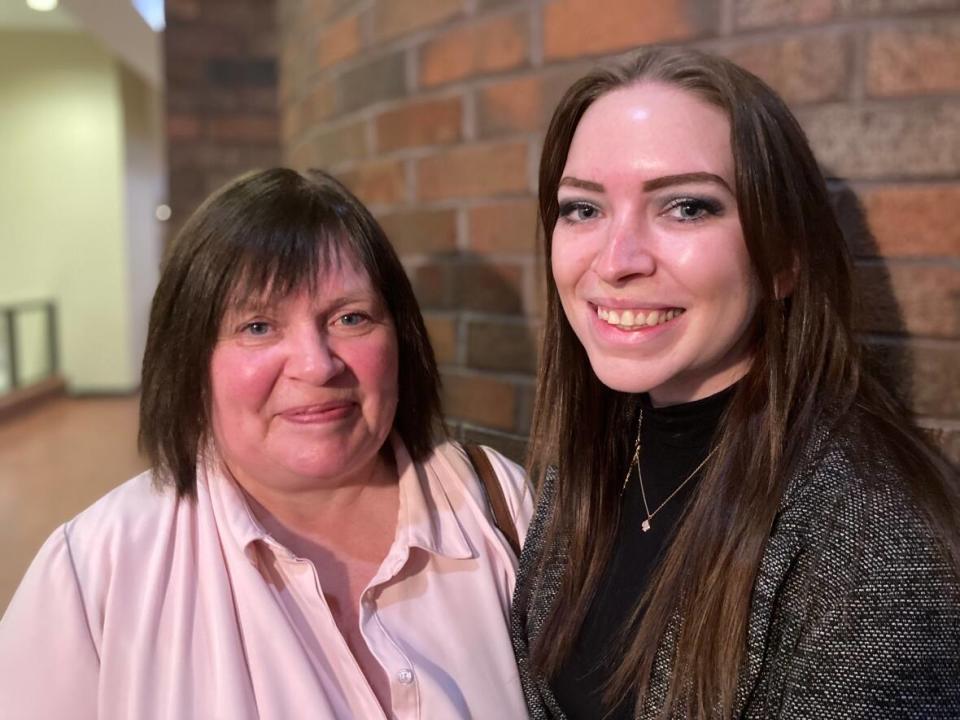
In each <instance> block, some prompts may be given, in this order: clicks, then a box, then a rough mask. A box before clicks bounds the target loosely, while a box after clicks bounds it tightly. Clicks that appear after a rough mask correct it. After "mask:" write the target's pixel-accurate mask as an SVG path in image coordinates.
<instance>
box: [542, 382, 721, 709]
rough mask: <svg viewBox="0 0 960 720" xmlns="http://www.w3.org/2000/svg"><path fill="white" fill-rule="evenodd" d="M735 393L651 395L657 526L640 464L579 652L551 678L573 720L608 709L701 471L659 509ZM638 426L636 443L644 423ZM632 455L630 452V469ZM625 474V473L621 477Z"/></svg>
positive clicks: (702, 453)
mask: <svg viewBox="0 0 960 720" xmlns="http://www.w3.org/2000/svg"><path fill="white" fill-rule="evenodd" d="M732 394H733V388H732V387H731V388H727V389H726V390H723V391H721V392H719V393H717V394H716V395H711V396H710V397H708V398H704V399H702V400H695V401H693V402H690V403H684V404H681V405H671V406H669V407H659V408H656V407H653V405H652V404H651V403H650V399H649V397H648V396H646V395H642V396H641V398H640V401H641V407H642V409H643V429H642V432H641V438H640V439H641V450H640V472H641V474H642V476H643V490H644V491H645V492H646V496H647V504H648V506H649V508H650V512H652V513H655V515H654V517H653V519H652V520H651V521H650V530H649V531H648V532H644V531H643V530H642V529H641V524H642V523H643V521H644V520H645V519H646V518H647V513H646V511H645V510H644V505H643V497H642V495H641V492H640V480H639V477H638V476H637V471H636V469H633V470H632V471H631V473H632V474H631V477H630V481H629V482H628V483H627V487H626V489H625V491H624V493H623V497H622V498H621V503H622V505H621V514H620V522H619V525H618V527H617V536H616V541H615V545H614V550H613V554H612V555H611V557H610V560H609V562H608V565H607V569H606V572H605V574H604V576H603V578H602V580H601V582H600V586H599V587H598V588H597V593H596V595H595V597H594V599H593V602H592V604H591V606H590V609H589V611H588V612H587V617H586V618H585V620H584V624H583V627H582V628H581V630H580V635H579V636H578V638H577V642H576V643H575V645H574V648H573V651H572V653H571V654H570V656H569V657H568V658H567V660H566V662H565V663H564V665H563V667H562V668H561V670H560V672H559V673H558V674H557V676H556V677H555V678H554V679H553V682H552V683H551V685H552V687H553V691H554V694H555V696H556V698H557V700H558V702H559V703H560V706H561V708H562V709H563V711H564V713H566V715H567V717H568V718H570V720H581V719H583V720H587V719H588V718H589V719H590V720H595V718H599V717H602V716H603V710H604V707H603V704H602V702H601V697H602V692H603V683H604V682H605V681H606V680H607V679H608V678H609V677H610V674H611V671H612V669H613V668H614V667H615V666H616V662H617V660H618V659H619V654H618V652H619V650H620V648H619V646H618V643H617V641H619V640H620V639H621V638H622V636H623V628H624V627H625V626H626V623H627V620H628V619H629V617H630V614H631V612H632V611H633V608H634V607H635V606H636V603H637V601H638V600H639V598H640V596H641V595H642V594H643V592H644V590H645V589H646V586H647V581H648V579H649V577H650V575H651V573H652V572H653V570H654V568H655V567H656V563H657V561H658V560H659V558H660V557H661V556H662V555H663V553H664V551H665V550H666V548H667V547H668V546H669V543H670V540H671V539H672V537H673V533H674V530H675V528H676V526H677V524H678V522H679V520H680V518H681V515H682V514H683V510H684V509H685V508H686V506H687V504H688V503H689V501H690V499H691V498H692V497H693V493H694V492H695V489H696V486H697V483H698V482H699V479H700V475H701V474H702V471H701V472H698V473H697V474H696V475H695V476H694V477H692V478H691V479H690V480H689V482H687V483H686V485H684V486H683V488H682V489H681V490H680V491H679V492H678V493H677V494H676V495H675V496H674V497H673V498H672V499H671V500H670V501H669V502H667V504H666V505H664V506H663V508H662V509H661V510H660V511H659V512H657V511H656V509H657V508H658V507H659V506H660V504H661V503H662V502H663V501H664V500H666V499H667V498H668V497H669V496H670V493H672V492H673V491H674V490H676V489H677V486H678V485H680V483H682V482H683V480H684V478H686V477H687V476H688V475H690V473H692V472H693V471H694V470H695V469H696V468H697V466H698V465H699V464H700V463H701V462H703V460H704V458H705V457H706V456H707V453H708V452H709V451H710V442H711V440H712V439H713V435H714V432H715V431H716V429H717V425H718V424H719V422H720V416H721V415H722V414H723V411H724V409H726V406H727V403H728V402H729V400H730V397H731V396H732ZM625 432H629V433H630V445H631V447H633V443H634V438H636V427H633V428H629V429H625ZM627 462H629V458H624V472H626V464H627ZM621 479H622V478H621ZM632 715H633V701H629V702H626V703H622V704H621V705H620V706H618V707H617V708H615V709H614V711H613V712H612V713H611V714H610V715H607V716H605V717H606V718H609V719H610V720H629V718H631V717H632Z"/></svg>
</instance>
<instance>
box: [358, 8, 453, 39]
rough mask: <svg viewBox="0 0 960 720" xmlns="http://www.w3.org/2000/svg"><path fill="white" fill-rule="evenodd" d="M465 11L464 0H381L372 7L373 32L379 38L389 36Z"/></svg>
mask: <svg viewBox="0 0 960 720" xmlns="http://www.w3.org/2000/svg"><path fill="white" fill-rule="evenodd" d="M462 12H463V0H417V1H416V2H397V1H396V0H379V2H377V4H376V5H375V6H374V8H373V35H374V38H375V39H376V40H377V41H383V40H389V39H392V38H395V37H399V36H400V35H406V34H407V33H411V32H414V31H416V30H421V29H423V28H426V27H430V26H433V25H437V24H439V23H440V22H441V21H443V20H447V19H449V18H452V17H455V16H457V15H460V14H461V13H462Z"/></svg>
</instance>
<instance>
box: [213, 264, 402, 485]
mask: <svg viewBox="0 0 960 720" xmlns="http://www.w3.org/2000/svg"><path fill="white" fill-rule="evenodd" d="M397 364H398V360H397V339H396V333H395V331H394V326H393V321H392V319H391V317H390V315H389V313H388V311H387V309H386V308H385V307H384V305H383V302H382V300H381V298H380V297H379V295H378V293H377V292H376V290H375V289H374V288H373V286H372V285H371V283H370V278H369V277H368V276H367V273H366V272H365V271H363V270H362V269H360V268H359V267H357V266H356V265H355V264H353V263H352V262H350V261H349V260H347V259H343V260H342V261H341V262H340V263H339V264H337V263H332V264H331V266H330V268H329V269H328V270H327V271H325V272H323V273H322V275H321V277H320V278H319V280H318V283H317V291H316V293H315V294H313V295H311V294H309V293H308V292H306V291H305V290H303V291H300V292H297V293H295V294H293V295H292V296H290V297H289V298H287V299H285V300H283V301H280V302H277V303H275V304H272V305H267V306H257V305H250V306H249V307H241V308H237V309H235V310H231V311H228V313H227V315H226V316H225V317H224V319H223V322H222V325H221V332H220V339H219V341H218V342H217V345H216V347H215V348H214V351H213V357H212V359H211V362H210V381H211V387H212V395H213V397H212V403H211V415H212V424H213V435H214V439H215V441H216V444H217V449H218V451H219V453H220V454H221V456H222V458H223V459H224V461H225V462H226V464H227V466H228V467H229V468H230V470H231V472H232V473H233V474H234V476H235V477H236V478H237V480H238V482H240V484H241V485H242V486H244V488H245V489H247V490H248V491H250V492H252V493H253V494H254V496H255V497H256V496H258V495H260V496H262V495H263V494H264V492H266V493H268V494H269V493H271V492H274V493H275V492H278V491H280V492H282V491H284V490H292V491H296V490H304V489H311V488H319V487H334V486H337V485H343V484H347V483H350V482H356V481H359V482H363V481H364V480H365V478H366V477H368V475H369V473H370V472H372V469H373V468H374V467H375V465H376V463H377V462H379V461H380V460H379V455H378V453H379V450H380V448H381V447H382V445H383V444H384V441H385V440H386V438H387V436H388V435H389V433H390V429H391V427H392V425H393V418H394V414H395V411H396V407H397ZM257 488H259V489H260V490H261V491H264V492H260V493H257V492H256V489H257Z"/></svg>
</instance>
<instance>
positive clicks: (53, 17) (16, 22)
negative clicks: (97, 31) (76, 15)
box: [0, 0, 81, 32]
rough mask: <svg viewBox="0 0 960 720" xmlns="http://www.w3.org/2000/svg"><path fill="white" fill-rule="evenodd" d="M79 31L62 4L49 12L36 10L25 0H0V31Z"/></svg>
mask: <svg viewBox="0 0 960 720" xmlns="http://www.w3.org/2000/svg"><path fill="white" fill-rule="evenodd" d="M3 30H13V31H24V30H29V31H44V30H49V31H55V32H80V31H81V28H80V26H79V25H78V24H77V22H76V20H74V19H73V17H72V16H71V15H70V13H69V11H67V10H66V9H64V7H63V5H61V6H60V7H58V8H57V9H56V10H51V11H50V12H37V11H36V10H31V9H30V8H28V7H27V3H26V2H25V0H0V31H3Z"/></svg>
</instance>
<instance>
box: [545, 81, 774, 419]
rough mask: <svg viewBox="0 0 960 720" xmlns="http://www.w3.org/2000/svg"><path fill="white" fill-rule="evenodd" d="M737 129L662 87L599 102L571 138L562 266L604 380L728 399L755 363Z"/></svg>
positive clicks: (654, 391)
mask: <svg viewBox="0 0 960 720" xmlns="http://www.w3.org/2000/svg"><path fill="white" fill-rule="evenodd" d="M734 188H735V184H734V163H733V155H732V152H731V149H730V123H729V121H728V120H727V117H726V115H725V114H724V113H723V112H722V111H721V110H720V109H718V108H716V107H714V106H712V105H709V104H707V103H705V102H703V101H702V100H700V99H699V98H697V97H696V96H694V95H691V94H689V93H687V92H684V91H681V90H678V89H675V88H673V87H669V86H666V85H662V84H656V83H643V84H639V85H634V86H631V87H627V88H623V89H620V90H616V91H614V92H611V93H608V94H606V95H604V96H602V97H600V98H599V99H598V100H597V101H596V102H594V103H593V104H592V105H591V106H590V107H589V108H588V110H587V111H586V113H584V116H583V118H582V119H581V121H580V124H579V125H578V126H577V130H576V132H575V134H574V137H573V142H572V144H571V146H570V151H569V154H568V156H567V162H566V166H565V167H564V170H563V175H562V179H561V181H560V186H559V189H558V193H557V195H558V200H559V203H560V217H559V219H558V221H557V225H556V228H555V229H554V232H553V247H552V252H551V266H552V269H553V275H554V279H555V280H556V284H557V289H558V291H559V294H560V300H561V303H562V305H563V309H564V312H565V313H566V316H567V318H568V320H569V321H570V325H571V326H572V328H573V330H574V332H575V333H576V334H577V337H578V338H579V339H580V342H581V343H582V344H583V347H584V349H585V350H586V352H587V355H588V356H589V358H590V364H591V366H592V367H593V370H594V372H595V373H596V374H597V377H598V378H599V379H600V381H601V382H603V383H604V384H605V385H607V386H608V387H611V388H614V389H615V390H620V391H624V392H650V394H651V397H652V398H653V400H654V402H656V403H658V404H670V403H677V402H685V401H688V400H695V399H697V398H701V397H706V396H707V395H710V394H712V393H714V392H717V391H719V390H722V389H723V388H725V387H727V386H729V385H730V384H732V383H733V382H735V381H736V380H737V379H738V378H739V377H740V376H742V375H743V374H744V373H745V372H746V370H747V368H748V367H749V363H750V354H749V352H748V348H747V347H746V345H747V343H746V336H747V329H748V327H749V324H750V321H751V318H752V317H753V314H754V311H755V309H756V305H757V291H756V283H755V280H754V277H753V273H752V271H751V266H750V259H749V256H748V254H747V248H746V245H745V243H744V240H743V232H742V230H741V227H740V219H739V216H738V213H737V200H736V197H735V196H734V190H733V189H734Z"/></svg>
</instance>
